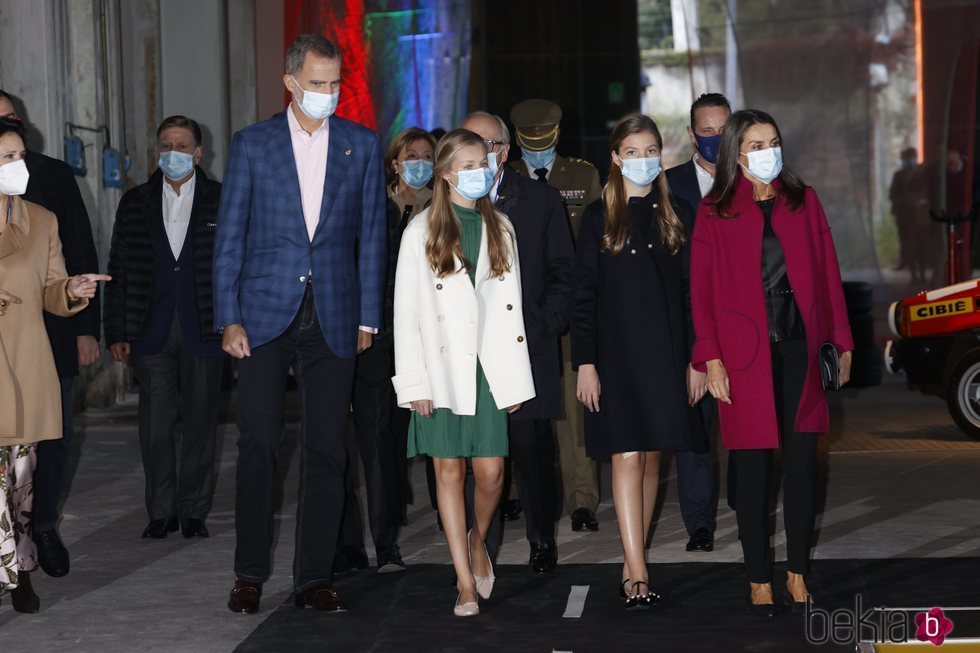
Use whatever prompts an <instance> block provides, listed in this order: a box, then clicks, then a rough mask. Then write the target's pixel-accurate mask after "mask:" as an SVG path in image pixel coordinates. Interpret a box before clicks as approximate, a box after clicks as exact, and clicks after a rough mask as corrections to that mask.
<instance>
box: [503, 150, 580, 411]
mask: <svg viewBox="0 0 980 653" xmlns="http://www.w3.org/2000/svg"><path fill="white" fill-rule="evenodd" d="M496 206H497V208H498V209H500V210H501V211H503V212H504V213H505V214H506V215H507V217H508V218H510V221H511V224H513V225H514V231H515V233H516V234H517V254H518V256H519V257H520V262H521V292H522V301H523V303H524V328H525V329H526V332H527V345H528V353H529V354H530V356H531V373H532V374H533V376H534V389H535V393H536V396H535V398H534V399H531V400H530V401H526V402H524V405H523V407H522V408H521V409H520V410H519V411H517V412H516V413H513V414H512V415H511V419H560V418H561V417H562V416H563V411H562V401H561V356H560V354H559V350H558V337H559V336H560V335H562V334H563V333H564V332H565V331H566V330H567V329H568V309H569V301H570V293H571V287H572V261H573V260H574V258H575V250H574V246H573V245H572V236H571V233H570V231H569V228H568V217H567V216H566V214H565V207H564V205H563V204H562V199H561V195H560V194H559V193H558V191H557V190H555V189H554V188H552V187H551V186H549V185H548V184H542V183H541V182H539V181H532V180H531V179H529V178H527V177H522V176H520V175H518V174H517V173H515V172H513V171H512V170H510V169H509V168H504V172H503V177H501V180H500V185H499V186H498V188H497V204H496Z"/></svg>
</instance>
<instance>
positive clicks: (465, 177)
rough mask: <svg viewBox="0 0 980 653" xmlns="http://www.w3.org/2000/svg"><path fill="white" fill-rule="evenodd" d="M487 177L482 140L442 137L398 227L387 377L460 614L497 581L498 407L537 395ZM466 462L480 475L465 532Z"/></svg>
mask: <svg viewBox="0 0 980 653" xmlns="http://www.w3.org/2000/svg"><path fill="white" fill-rule="evenodd" d="M492 178H493V177H492V175H491V174H490V171H489V169H488V168H487V150H486V146H485V144H484V142H483V140H482V139H481V138H480V137H479V136H477V135H476V134H474V133H473V132H470V131H467V130H464V129H457V130H454V131H452V132H450V133H448V134H446V136H444V137H443V139H442V140H441V141H440V142H439V146H438V147H437V149H436V162H435V170H434V174H433V179H434V188H433V191H434V192H433V199H432V204H431V206H430V207H429V208H428V209H426V210H425V211H423V212H422V213H420V214H419V215H418V216H416V217H415V218H414V219H413V220H412V222H411V223H409V225H408V227H407V228H406V229H405V233H404V235H403V236H402V241H401V248H400V250H399V253H398V267H397V272H396V276H395V308H394V328H395V376H394V377H393V379H392V381H393V383H394V386H395V391H396V392H397V393H398V404H399V405H400V406H402V407H404V408H409V407H410V408H411V409H412V410H413V413H412V421H411V425H410V427H409V430H408V455H409V457H412V456H416V455H421V454H426V455H429V456H431V457H432V458H433V461H434V463H435V471H436V496H437V498H438V503H439V515H440V516H441V518H442V523H443V527H444V532H445V534H446V540H447V542H448V544H449V551H450V553H451V555H452V558H453V565H454V566H455V568H456V578H457V589H458V590H459V596H458V597H457V599H456V605H455V606H454V609H453V612H454V613H455V614H456V615H457V616H461V617H465V616H472V615H476V614H479V611H480V609H479V605H478V598H477V597H478V596H479V597H482V598H484V599H487V598H489V597H490V592H491V590H492V589H493V581H494V575H493V566H492V565H491V563H490V558H489V556H488V554H487V550H486V544H485V540H486V536H487V531H488V530H489V528H490V521H491V519H493V518H494V516H495V515H496V512H497V504H498V503H499V502H500V494H501V490H502V487H503V472H504V457H505V456H507V453H508V448H507V415H506V413H512V412H514V411H516V410H518V409H519V408H520V407H521V403H522V402H524V401H527V400H528V399H531V398H533V397H534V382H533V380H532V378H531V363H530V359H529V358H528V351H527V342H526V340H525V335H524V318H523V312H522V310H521V285H520V270H519V267H518V260H517V246H516V242H515V237H514V231H513V228H512V227H511V225H510V222H509V221H508V220H507V218H506V216H504V215H502V214H501V213H499V212H497V211H494V209H493V207H492V206H491V204H490V200H489V198H488V197H487V193H488V192H489V190H490V185H491V183H492ZM467 458H469V459H471V464H472V467H473V476H474V478H475V480H476V492H475V497H474V518H473V528H472V530H471V531H470V532H469V534H467V532H466V508H465V500H464V493H463V487H464V482H465V478H466V459H467ZM471 561H472V564H471Z"/></svg>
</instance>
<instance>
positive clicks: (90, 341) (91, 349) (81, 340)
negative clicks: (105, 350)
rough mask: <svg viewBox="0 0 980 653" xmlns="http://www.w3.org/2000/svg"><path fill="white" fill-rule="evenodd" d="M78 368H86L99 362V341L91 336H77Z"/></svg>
mask: <svg viewBox="0 0 980 653" xmlns="http://www.w3.org/2000/svg"><path fill="white" fill-rule="evenodd" d="M76 340H77V342H78V366H79V367H88V366H89V365H91V364H92V363H94V362H95V361H97V360H99V353H100V351H99V341H98V340H96V339H95V338H94V337H92V336H78V338H76Z"/></svg>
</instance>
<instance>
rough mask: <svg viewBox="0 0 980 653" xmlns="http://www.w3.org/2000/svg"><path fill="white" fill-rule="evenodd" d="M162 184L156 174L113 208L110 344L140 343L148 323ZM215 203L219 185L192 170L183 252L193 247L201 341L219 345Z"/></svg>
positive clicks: (107, 333)
mask: <svg viewBox="0 0 980 653" xmlns="http://www.w3.org/2000/svg"><path fill="white" fill-rule="evenodd" d="M163 183H164V182H163V173H162V172H160V171H159V170H157V171H156V172H154V173H153V174H152V175H151V176H150V179H149V180H148V181H147V182H146V183H144V184H140V185H139V186H136V187H135V188H133V189H130V190H129V191H127V192H126V194H125V195H123V196H122V199H121V200H120V201H119V207H118V208H117V209H116V221H115V223H114V224H113V226H112V245H111V246H110V248H109V274H110V275H111V276H112V281H110V282H108V283H106V286H105V294H106V300H105V314H104V319H105V337H106V341H107V342H108V343H109V344H110V345H112V344H115V343H117V342H139V341H141V340H143V338H144V337H145V336H146V332H147V328H148V327H149V324H150V320H151V318H152V310H153V305H152V304H153V301H152V299H153V278H154V275H155V274H156V253H155V250H154V247H153V243H154V241H155V240H156V239H157V238H158V237H159V236H160V231H161V230H163V229H164V226H163ZM220 199H221V184H220V183H218V182H216V181H213V180H211V179H208V177H207V175H206V174H204V171H203V170H201V169H200V168H197V179H196V180H195V183H194V206H193V207H192V208H191V223H190V224H189V225H188V227H187V239H186V241H185V247H186V246H187V245H192V246H193V248H194V253H193V264H194V287H195V289H196V293H195V294H196V300H197V315H198V319H199V321H200V325H201V340H202V341H203V342H217V341H219V340H220V336H218V335H217V334H216V333H214V328H213V323H214V319H213V314H214V309H213V301H212V291H211V260H212V251H213V247H214V234H215V229H216V226H217V223H216V220H217V218H216V216H217V214H218V203H219V201H220Z"/></svg>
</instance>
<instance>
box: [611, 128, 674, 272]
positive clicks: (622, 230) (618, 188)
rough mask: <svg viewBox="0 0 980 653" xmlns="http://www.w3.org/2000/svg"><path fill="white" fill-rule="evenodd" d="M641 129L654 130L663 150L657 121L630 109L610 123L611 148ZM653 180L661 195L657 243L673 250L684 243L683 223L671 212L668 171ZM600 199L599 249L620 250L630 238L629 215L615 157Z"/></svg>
mask: <svg viewBox="0 0 980 653" xmlns="http://www.w3.org/2000/svg"><path fill="white" fill-rule="evenodd" d="M644 133H650V134H653V137H654V138H655V139H657V147H658V148H660V150H661V151H662V150H663V148H664V139H663V137H662V136H661V135H660V130H659V129H657V123H655V122H654V121H653V120H652V119H651V118H650V117H649V116H645V115H643V114H642V113H630V114H627V115H625V116H623V117H622V118H620V119H619V122H617V123H616V126H615V127H613V132H612V151H613V152H616V153H618V152H619V148H620V146H621V145H622V144H623V141H624V140H625V139H626V138H627V137H628V136H632V135H633V134H644ZM653 183H654V185H655V186H656V188H657V191H658V192H659V195H660V200H659V201H658V202H657V222H658V223H659V225H660V243H661V244H662V245H663V246H664V247H666V248H667V251H668V252H670V253H671V254H676V253H677V252H679V251H680V250H681V247H683V246H684V225H683V224H681V221H680V219H678V217H677V214H676V213H674V207H673V205H672V204H671V201H670V200H671V197H670V188H669V187H668V186H667V175H666V174H665V173H664V172H663V171H661V172H660V174H659V175H657V178H656V179H655V180H654V182H653ZM602 202H603V204H605V208H606V232H605V234H603V236H602V251H604V252H608V253H610V254H619V253H620V252H622V251H623V248H624V247H626V241H627V240H628V239H629V236H630V226H631V223H632V218H631V217H630V211H629V206H627V202H626V181H625V179H623V171H622V169H621V168H620V167H619V166H618V165H616V162H615V161H613V162H612V163H610V165H609V181H607V182H606V186H605V188H603V189H602Z"/></svg>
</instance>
